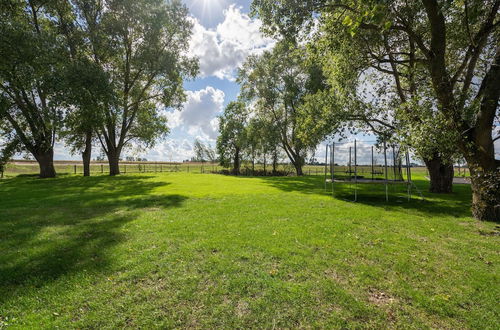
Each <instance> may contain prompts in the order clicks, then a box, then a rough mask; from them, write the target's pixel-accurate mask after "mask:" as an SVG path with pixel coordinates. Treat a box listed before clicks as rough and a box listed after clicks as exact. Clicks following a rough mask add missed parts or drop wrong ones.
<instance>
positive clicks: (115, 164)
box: [108, 149, 120, 176]
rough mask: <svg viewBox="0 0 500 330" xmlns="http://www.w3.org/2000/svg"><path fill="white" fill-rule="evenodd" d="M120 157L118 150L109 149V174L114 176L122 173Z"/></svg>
mask: <svg viewBox="0 0 500 330" xmlns="http://www.w3.org/2000/svg"><path fill="white" fill-rule="evenodd" d="M119 159H120V152H119V151H118V150H116V149H114V150H112V149H109V150H108V163H109V175H112V176H113V175H118V174H120V166H119Z"/></svg>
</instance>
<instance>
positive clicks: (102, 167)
mask: <svg viewBox="0 0 500 330" xmlns="http://www.w3.org/2000/svg"><path fill="white" fill-rule="evenodd" d="M101 173H104V165H102V164H101Z"/></svg>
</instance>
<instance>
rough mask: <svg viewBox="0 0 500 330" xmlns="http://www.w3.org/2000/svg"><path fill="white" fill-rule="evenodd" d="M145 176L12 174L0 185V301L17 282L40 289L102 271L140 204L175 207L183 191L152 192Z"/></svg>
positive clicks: (134, 217)
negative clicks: (66, 277) (38, 176)
mask: <svg viewBox="0 0 500 330" xmlns="http://www.w3.org/2000/svg"><path fill="white" fill-rule="evenodd" d="M148 178H149V177H148V176H118V177H108V176H98V177H90V178H82V177H61V178H57V179H50V180H38V179H28V178H14V179H9V180H5V181H3V182H2V183H1V184H0V194H1V195H2V196H3V198H2V199H1V200H0V238H1V239H0V251H2V253H1V255H0V284H1V285H0V293H2V296H1V297H0V301H2V300H6V299H8V297H9V296H12V295H13V294H15V293H14V292H15V290H14V288H15V287H17V286H23V285H29V286H35V287H41V286H43V285H44V284H46V283H48V282H50V281H53V280H56V279H58V278H59V277H61V276H63V275H65V274H68V273H74V272H80V271H90V272H92V271H94V272H95V271H97V272H100V271H105V270H106V269H107V267H108V266H109V265H110V261H111V260H110V259H109V258H108V255H109V250H110V249H111V248H112V247H113V246H114V245H116V244H118V243H120V242H122V241H124V240H125V239H126V236H124V235H125V234H124V233H123V231H120V228H121V227H122V226H123V225H124V224H126V223H127V222H130V221H132V220H134V219H136V218H137V217H138V216H139V215H140V212H141V210H144V209H145V208H151V207H154V208H158V209H169V208H174V207H180V206H181V205H182V203H183V202H184V201H185V200H186V199H187V197H186V196H182V195H175V194H172V195H151V194H150V193H151V191H152V190H153V189H154V188H156V187H158V186H162V185H166V184H169V183H167V182H154V181H147V180H146V179H148Z"/></svg>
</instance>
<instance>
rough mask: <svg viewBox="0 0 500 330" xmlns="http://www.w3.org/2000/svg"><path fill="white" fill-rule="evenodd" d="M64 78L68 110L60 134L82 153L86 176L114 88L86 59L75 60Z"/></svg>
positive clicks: (100, 71) (71, 146) (65, 99)
mask: <svg viewBox="0 0 500 330" xmlns="http://www.w3.org/2000/svg"><path fill="white" fill-rule="evenodd" d="M65 79H66V80H65V85H66V86H67V88H66V89H65V90H64V91H63V92H62V95H61V98H62V99H63V100H64V101H63V102H64V103H66V105H67V111H66V115H65V118H64V128H63V130H62V132H61V136H62V138H63V139H64V140H65V142H66V145H67V146H69V147H70V149H71V151H72V152H73V153H81V155H82V160H83V175H84V176H90V158H91V155H92V145H93V143H94V142H95V140H96V139H97V136H96V132H97V131H98V129H99V127H100V125H101V124H102V123H103V122H104V119H105V116H104V112H103V111H102V110H103V109H104V108H105V106H106V104H108V103H110V102H111V101H112V97H113V96H112V89H111V86H109V80H108V75H107V74H106V73H105V72H103V71H102V70H101V68H100V67H98V66H97V65H95V63H93V62H91V61H88V60H86V59H85V58H82V59H73V63H71V64H70V65H68V67H67V69H66V73H65Z"/></svg>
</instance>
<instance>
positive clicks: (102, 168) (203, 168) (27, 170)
mask: <svg viewBox="0 0 500 330" xmlns="http://www.w3.org/2000/svg"><path fill="white" fill-rule="evenodd" d="M54 167H55V170H56V173H57V174H61V175H83V164H81V163H69V164H61V163H57V162H56V163H55V164H54ZM119 167H120V173H122V174H127V173H169V172H170V173H174V172H184V173H196V174H208V173H225V172H228V171H230V170H231V168H227V167H223V166H221V165H219V164H210V163H204V164H201V163H160V162H158V163H156V162H141V163H120V164H119ZM38 173H39V168H38V164H37V163H36V162H14V163H9V164H7V166H6V168H5V172H4V177H12V176H18V175H37V174H38ZM278 173H279V175H294V174H295V168H294V167H293V166H291V165H290V164H278V165H277V166H276V169H275V171H273V167H272V165H269V164H266V165H265V166H264V164H255V165H254V166H252V165H251V164H243V165H242V166H241V168H240V175H244V176H253V175H259V176H262V175H269V176H271V175H276V174H278ZM323 173H324V165H321V164H318V165H305V166H304V167H303V174H304V175H323ZM90 174H91V175H105V174H109V165H108V164H105V163H98V164H95V163H92V164H91V165H90Z"/></svg>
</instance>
